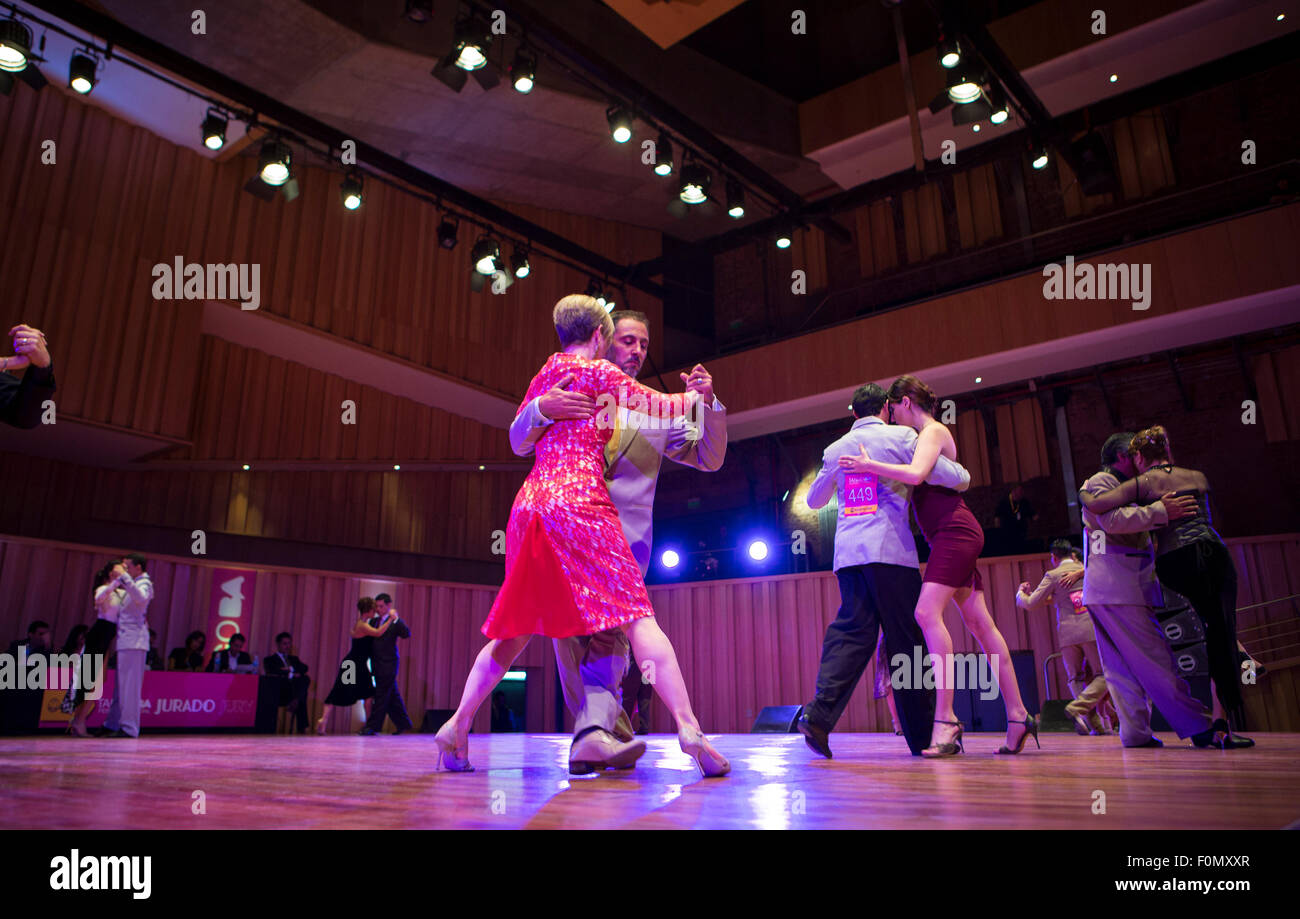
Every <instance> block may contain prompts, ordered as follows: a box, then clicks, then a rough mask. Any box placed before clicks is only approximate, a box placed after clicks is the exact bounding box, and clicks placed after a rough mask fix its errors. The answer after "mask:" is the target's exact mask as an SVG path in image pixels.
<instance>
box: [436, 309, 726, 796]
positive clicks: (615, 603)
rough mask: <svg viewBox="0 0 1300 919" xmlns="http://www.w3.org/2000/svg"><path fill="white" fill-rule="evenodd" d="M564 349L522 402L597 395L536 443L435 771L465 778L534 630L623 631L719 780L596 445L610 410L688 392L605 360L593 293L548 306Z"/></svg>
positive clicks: (685, 746)
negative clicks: (490, 701)
mask: <svg viewBox="0 0 1300 919" xmlns="http://www.w3.org/2000/svg"><path fill="white" fill-rule="evenodd" d="M555 330H556V332H557V333H559V336H560V345H561V347H562V348H563V349H564V350H563V351H561V352H559V353H557V354H553V355H551V357H550V359H549V360H548V361H547V362H546V364H545V366H543V367H542V369H541V370H540V371H539V372H538V374H537V376H535V377H533V382H532V384H531V385H530V386H529V387H528V394H527V395H526V396H525V397H524V402H523V404H524V405H527V404H528V403H529V402H531V401H532V400H533V399H534V398H535V397H536V396H538V395H540V394H541V393H544V392H547V391H548V390H550V389H551V388H552V387H554V386H555V385H556V383H557V382H558V381H560V380H561V379H562V378H564V377H566V376H571V377H573V383H572V384H571V385H570V386H569V389H570V391H573V392H584V393H586V394H588V395H590V396H591V397H592V398H593V399H595V400H596V405H597V412H596V414H595V415H594V416H593V417H592V418H589V419H587V420H584V421H556V422H555V423H554V424H552V425H551V426H550V428H548V429H547V431H546V433H545V434H544V435H543V436H542V438H541V440H539V441H538V442H537V447H536V461H535V462H534V464H533V469H532V471H531V472H530V473H529V474H528V478H527V479H525V480H524V484H523V487H522V488H520V489H519V494H518V495H517V496H516V497H515V503H514V506H513V507H512V508H511V510H510V523H509V525H508V527H507V529H506V579H505V583H504V584H502V585H501V590H500V592H499V593H498V594H497V598H496V601H495V602H494V603H493V604H492V610H491V612H490V613H488V618H487V622H485V623H484V624H483V634H484V635H486V636H487V637H488V638H490V639H491V641H489V642H488V644H487V645H485V646H484V648H483V650H482V651H480V652H479V655H478V658H477V660H475V662H474V667H473V669H472V670H471V671H470V675H469V678H468V679H467V680H466V682H465V691H464V694H463V695H462V697H461V701H460V707H459V708H458V709H457V710H456V713H455V714H454V715H453V716H452V717H451V720H449V721H448V722H447V723H446V724H445V725H444V726H443V727H442V730H440V731H439V732H438V735H437V738H436V740H437V743H438V749H439V752H440V754H441V756H440V759H441V762H442V765H443V766H444V767H446V768H447V769H450V770H453V771H468V770H469V769H470V768H471V767H470V766H469V762H468V756H467V755H466V754H467V750H466V747H467V744H468V733H469V726H470V724H471V722H473V720H474V715H475V713H476V712H477V711H478V708H479V706H480V705H481V704H482V703H483V701H484V700H485V699H487V697H488V696H489V694H490V693H491V692H492V689H493V688H494V687H495V686H496V684H497V683H498V682H499V681H500V680H501V677H502V676H503V675H504V674H505V672H506V671H507V670H509V669H510V665H511V664H512V663H514V660H515V658H516V657H517V656H518V655H519V653H520V652H521V651H523V649H524V647H525V646H526V645H527V644H528V641H529V639H530V638H532V636H533V635H545V636H547V637H550V638H566V637H569V636H572V635H591V634H594V633H596V632H602V631H605V630H606V629H613V628H621V629H622V630H623V632H624V634H626V635H627V638H628V642H629V643H630V644H631V646H632V652H633V654H634V655H635V656H636V659H637V661H638V662H640V664H641V665H642V669H643V671H644V672H647V673H649V674H651V677H650V682H651V683H652V684H653V685H654V688H655V691H656V692H657V693H658V694H659V697H660V698H661V699H663V701H664V704H665V705H667V707H668V709H669V710H670V711H671V712H672V713H673V717H674V718H675V719H676V722H677V728H678V741H679V743H680V744H681V748H682V750H683V751H685V752H686V753H688V754H689V755H690V756H691V757H692V758H693V759H694V760H695V762H696V763H697V765H699V767H700V770H701V771H702V772H703V773H704V774H705V775H706V776H710V775H724V774H725V773H726V772H727V771H729V769H730V765H729V764H728V763H727V760H726V759H725V758H724V757H723V756H722V755H721V754H720V753H718V752H717V750H715V749H714V748H713V746H712V745H711V744H710V743H709V741H708V739H707V738H705V737H704V735H703V733H702V732H701V731H700V724H699V721H697V720H696V718H695V714H694V712H692V710H691V702H690V697H689V696H688V695H687V692H686V684H685V683H684V682H683V680H682V674H681V669H680V668H679V667H678V665H677V655H676V654H675V653H674V652H673V646H672V643H671V642H670V641H669V640H668V637H667V636H666V635H664V633H663V630H661V629H660V628H659V625H658V623H657V622H656V621H655V618H654V610H653V609H652V608H651V606H650V598H649V596H648V595H647V594H646V588H645V581H644V580H643V579H642V577H641V569H640V567H639V566H638V565H637V563H636V560H635V559H634V558H633V556H632V550H631V549H630V548H629V547H628V543H627V537H626V536H624V535H623V528H622V526H621V525H620V523H619V519H618V511H617V510H616V509H615V507H614V502H613V501H611V500H610V497H609V490H608V488H607V487H606V485H605V463H604V449H605V444H606V442H607V441H608V440H609V438H610V436H611V435H612V434H613V432H614V429H615V426H616V413H617V408H618V406H620V405H621V406H624V407H629V408H631V410H633V411H636V412H639V413H641V414H645V415H649V416H650V418H649V423H665V422H667V421H668V420H669V419H671V418H673V417H676V416H679V415H684V414H686V413H687V412H688V411H689V410H690V409H691V408H692V407H693V405H694V403H695V401H696V400H697V399H698V394H697V393H695V392H686V393H678V394H676V395H671V396H670V395H665V394H663V393H660V392H656V391H655V390H652V389H650V388H649V387H646V386H643V385H641V384H640V383H638V382H636V381H635V380H633V379H631V378H629V377H628V376H627V375H626V374H624V373H623V372H622V371H621V370H619V369H618V368H617V367H615V366H614V365H613V364H611V363H610V362H609V361H607V360H605V359H604V357H603V356H604V354H605V353H606V352H607V351H608V349H609V341H610V339H611V338H613V335H614V324H613V322H612V321H611V320H610V318H609V315H608V314H607V313H606V312H605V310H604V308H603V307H601V306H599V305H597V303H596V301H595V299H594V298H592V297H588V296H585V295H583V294H572V295H570V296H568V297H565V298H563V299H562V300H560V302H559V303H557V304H556V305H555Z"/></svg>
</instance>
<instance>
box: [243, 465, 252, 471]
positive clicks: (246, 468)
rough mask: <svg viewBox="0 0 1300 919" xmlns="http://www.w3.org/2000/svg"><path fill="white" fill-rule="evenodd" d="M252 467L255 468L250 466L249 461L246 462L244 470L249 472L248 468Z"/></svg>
mask: <svg viewBox="0 0 1300 919" xmlns="http://www.w3.org/2000/svg"><path fill="white" fill-rule="evenodd" d="M252 468H253V467H252V466H250V465H248V463H244V471H245V472H247V471H248V470H250V469H252Z"/></svg>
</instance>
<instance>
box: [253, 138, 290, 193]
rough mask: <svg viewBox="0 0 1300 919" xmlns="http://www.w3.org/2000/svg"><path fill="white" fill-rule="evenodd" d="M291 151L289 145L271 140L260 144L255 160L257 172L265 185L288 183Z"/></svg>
mask: <svg viewBox="0 0 1300 919" xmlns="http://www.w3.org/2000/svg"><path fill="white" fill-rule="evenodd" d="M292 162H293V151H291V150H290V149H289V145H288V144H285V143H282V142H280V141H278V140H276V139H275V138H271V139H269V140H267V141H266V143H264V144H262V152H261V154H260V155H259V156H258V158H257V172H258V175H260V176H261V177H262V181H263V182H265V183H266V184H267V185H275V186H280V185H283V184H284V183H285V182H287V181H289V175H290V169H291V166H292Z"/></svg>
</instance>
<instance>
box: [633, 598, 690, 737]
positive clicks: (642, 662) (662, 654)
mask: <svg viewBox="0 0 1300 919" xmlns="http://www.w3.org/2000/svg"><path fill="white" fill-rule="evenodd" d="M622 629H623V634H624V635H626V636H627V640H628V642H629V643H630V644H631V645H632V654H633V655H634V656H635V657H636V662H637V664H638V665H639V666H640V667H641V672H642V673H643V674H644V675H645V679H646V680H647V681H648V682H649V683H650V685H651V686H653V687H654V690H655V694H656V695H658V696H659V698H660V699H662V700H663V703H664V705H666V706H667V707H668V710H669V711H670V712H672V715H673V720H674V721H676V722H677V730H678V731H680V730H681V729H682V728H683V727H687V728H694V729H695V730H697V731H698V730H699V729H700V722H699V721H697V720H696V718H695V712H693V711H692V710H691V698H690V696H689V695H688V694H687V692H686V681H685V680H683V679H682V671H681V668H680V667H679V666H678V665H677V652H676V651H674V650H673V643H672V642H671V641H669V640H668V636H667V635H665V634H664V630H663V629H661V628H659V623H658V622H656V621H655V617H654V616H644V617H642V618H640V619H634V620H632V621H631V622H629V623H627V624H625V625H623V626H622Z"/></svg>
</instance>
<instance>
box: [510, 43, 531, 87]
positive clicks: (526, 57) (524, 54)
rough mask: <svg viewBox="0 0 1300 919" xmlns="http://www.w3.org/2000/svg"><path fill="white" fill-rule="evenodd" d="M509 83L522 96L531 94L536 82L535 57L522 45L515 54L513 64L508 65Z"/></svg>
mask: <svg viewBox="0 0 1300 919" xmlns="http://www.w3.org/2000/svg"><path fill="white" fill-rule="evenodd" d="M510 82H511V83H512V84H514V87H515V90H516V91H517V92H521V93H523V94H524V95H527V94H528V93H530V92H532V91H533V86H534V85H535V84H536V82H537V55H535V54H533V52H531V51H529V50H528V49H527V48H525V47H523V46H522V45H520V47H519V50H518V51H516V52H515V60H514V63H512V64H511V65H510Z"/></svg>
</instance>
